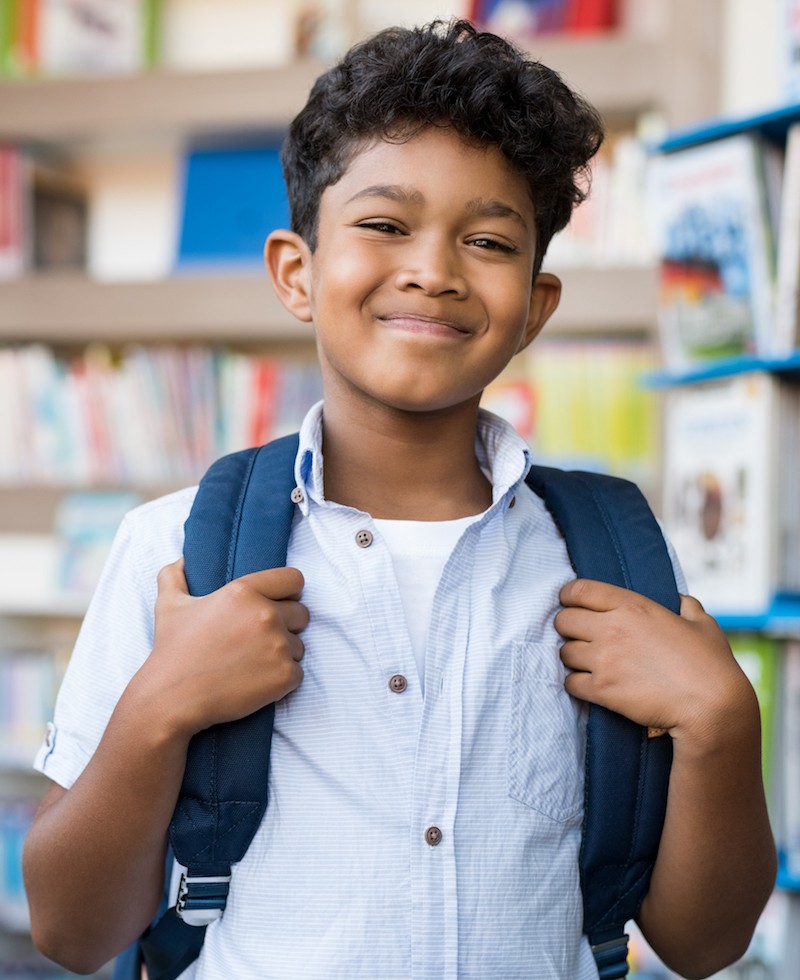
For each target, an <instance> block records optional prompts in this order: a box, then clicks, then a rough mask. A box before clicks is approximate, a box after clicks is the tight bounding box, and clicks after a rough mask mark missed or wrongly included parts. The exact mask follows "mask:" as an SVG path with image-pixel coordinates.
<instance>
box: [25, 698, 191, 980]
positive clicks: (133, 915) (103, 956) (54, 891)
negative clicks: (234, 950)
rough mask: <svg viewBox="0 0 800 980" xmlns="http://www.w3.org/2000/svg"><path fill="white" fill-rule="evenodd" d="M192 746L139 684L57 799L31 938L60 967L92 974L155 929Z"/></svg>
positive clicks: (49, 813)
mask: <svg viewBox="0 0 800 980" xmlns="http://www.w3.org/2000/svg"><path fill="white" fill-rule="evenodd" d="M187 744H188V737H185V736H181V735H176V733H174V732H173V731H171V730H170V727H169V724H168V721H167V719H166V718H165V717H164V715H163V713H162V712H159V710H158V708H157V707H154V701H153V699H152V698H151V697H149V696H148V695H147V693H146V692H145V690H144V688H143V687H142V686H141V685H139V684H138V683H137V680H136V679H134V681H133V682H132V683H131V684H130V685H129V687H128V689H127V691H126V692H125V694H124V695H123V696H122V698H121V699H120V702H119V704H118V705H117V708H116V710H115V712H114V714H113V715H112V717H111V719H110V721H109V725H108V727H107V730H106V733H105V735H104V736H103V739H102V741H101V743H100V745H99V746H98V749H97V751H96V753H95V755H94V756H93V758H92V760H91V761H90V763H89V764H88V765H87V767H86V769H85V770H84V772H83V774H82V775H81V776H80V777H79V778H78V780H77V781H76V782H75V784H74V785H73V786H72V788H71V789H70V790H69V791H66V792H64V791H62V792H60V793H59V792H58V791H57V790H56V791H54V792H52V793H51V794H48V796H49V800H51V801H52V802H51V803H50V805H45V806H44V807H43V808H42V810H41V811H40V813H39V814H38V815H37V818H36V820H35V822H34V826H33V827H32V829H31V831H30V834H29V835H28V839H27V842H26V846H25V853H24V858H23V867H24V874H25V885H26V891H27V894H28V899H29V904H30V908H31V928H32V934H33V937H34V940H35V942H36V944H37V945H38V946H39V948H40V949H42V951H43V952H44V953H45V954H46V955H47V956H49V957H50V958H51V959H54V960H56V961H57V962H60V963H62V964H64V965H65V966H67V967H69V968H71V969H73V970H75V971H77V972H86V971H92V970H94V969H96V968H97V967H99V966H100V965H101V964H102V963H105V962H107V961H108V960H109V959H111V958H112V957H113V956H114V955H116V954H117V953H118V952H119V951H120V950H121V949H123V948H124V947H125V946H126V945H128V944H129V943H130V942H131V941H133V940H134V939H135V938H136V937H137V936H138V935H139V934H140V933H141V932H142V931H143V929H144V928H145V927H146V926H147V925H148V923H149V921H150V919H151V918H152V915H153V914H154V912H155V909H156V907H157V905H158V901H159V898H160V895H161V892H162V887H163V877H164V859H165V848H166V832H167V827H168V825H169V821H170V818H171V815H172V812H173V809H174V806H175V800H176V798H177V794H178V790H179V788H180V783H181V779H182V776H183V770H184V766H185V762H186V748H187ZM47 802H48V801H47V800H46V803H47Z"/></svg>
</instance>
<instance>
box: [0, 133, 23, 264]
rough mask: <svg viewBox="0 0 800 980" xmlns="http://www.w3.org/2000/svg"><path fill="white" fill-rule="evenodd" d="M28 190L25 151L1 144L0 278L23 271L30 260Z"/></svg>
mask: <svg viewBox="0 0 800 980" xmlns="http://www.w3.org/2000/svg"><path fill="white" fill-rule="evenodd" d="M28 190H29V163H28V160H27V157H26V155H25V152H24V151H23V150H22V149H21V148H20V147H17V146H11V145H3V144H0V280H2V279H13V278H15V277H16V276H19V275H21V274H22V272H23V271H24V270H25V268H26V266H27V264H28V257H29V231H28V222H29V209H28V206H29V198H28Z"/></svg>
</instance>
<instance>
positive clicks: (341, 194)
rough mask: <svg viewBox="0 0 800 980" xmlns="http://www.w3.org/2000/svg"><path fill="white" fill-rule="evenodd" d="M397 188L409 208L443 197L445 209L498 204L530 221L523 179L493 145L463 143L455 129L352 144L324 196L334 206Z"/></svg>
mask: <svg viewBox="0 0 800 980" xmlns="http://www.w3.org/2000/svg"><path fill="white" fill-rule="evenodd" d="M391 187H394V188H397V189H399V193H401V194H404V196H405V197H406V198H407V199H408V201H409V202H410V203H417V204H419V203H424V202H427V201H428V200H430V199H435V198H440V199H441V198H447V199H448V200H449V201H450V202H451V204H457V203H458V202H459V201H461V202H463V203H464V204H465V205H466V204H467V203H468V202H469V201H473V200H484V201H487V200H492V201H504V202H507V203H508V206H509V207H511V208H513V209H515V210H517V211H520V212H523V213H525V216H526V217H530V219H531V220H532V218H533V201H532V200H531V195H530V189H529V185H528V182H527V181H526V179H525V178H524V177H523V176H522V175H521V174H519V173H518V172H517V171H516V170H515V169H514V168H513V167H512V166H511V165H510V164H509V163H508V161H507V160H506V158H505V157H504V156H503V154H502V153H501V152H500V150H499V149H497V147H496V146H494V145H491V144H483V143H475V142H471V141H468V140H466V139H464V138H463V137H462V136H460V135H459V134H458V133H457V132H455V130H453V129H450V128H445V127H429V128H426V129H423V130H421V131H420V132H418V133H415V134H413V135H411V136H409V137H407V138H401V139H389V138H380V137H378V138H372V139H369V140H364V141H363V142H361V143H359V144H357V145H356V146H355V147H354V149H353V152H352V153H351V155H350V157H349V160H348V162H347V165H346V167H345V170H344V172H343V174H342V176H341V177H340V178H339V180H338V181H337V182H336V183H334V184H331V185H330V186H329V187H327V188H326V189H325V191H324V193H323V198H322V202H323V203H324V201H325V198H326V196H327V197H328V198H331V199H335V200H336V203H337V205H341V204H342V203H343V202H344V201H348V200H350V199H352V197H353V195H362V196H363V195H364V192H365V191H367V190H368V189H370V188H376V189H379V188H391Z"/></svg>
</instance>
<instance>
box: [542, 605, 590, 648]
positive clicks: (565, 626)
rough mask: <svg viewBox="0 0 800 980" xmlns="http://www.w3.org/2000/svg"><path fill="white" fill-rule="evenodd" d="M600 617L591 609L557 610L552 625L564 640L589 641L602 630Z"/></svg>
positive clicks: (574, 607)
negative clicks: (599, 629)
mask: <svg viewBox="0 0 800 980" xmlns="http://www.w3.org/2000/svg"><path fill="white" fill-rule="evenodd" d="M600 619H601V617H600V616H599V615H598V614H597V613H596V612H594V611H593V610H591V609H584V608H582V607H580V606H572V607H569V608H565V609H559V611H558V612H557V613H556V615H555V617H554V619H553V625H554V626H555V628H556V630H557V631H558V632H559V633H560V634H561V636H563V637H564V639H565V640H591V639H593V638H594V636H595V634H596V633H597V630H598V628H602V623H601V621H600Z"/></svg>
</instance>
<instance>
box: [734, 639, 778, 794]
mask: <svg viewBox="0 0 800 980" xmlns="http://www.w3.org/2000/svg"><path fill="white" fill-rule="evenodd" d="M728 642H729V643H730V646H731V650H732V651H733V655H734V657H735V658H736V660H737V662H738V664H739V666H740V667H741V668H742V670H743V671H744V673H745V674H746V675H747V679H748V680H749V681H750V683H751V684H752V685H753V690H754V691H755V692H756V697H757V698H758V706H759V709H760V711H761V763H762V770H763V777H764V788H765V790H766V793H767V800H768V801H769V804H770V809H771V810H774V805H775V793H776V791H777V787H776V785H775V783H777V782H778V781H779V779H780V774H776V773H775V769H776V768H777V767H778V766H779V765H780V759H781V756H780V747H779V746H778V745H777V744H776V743H777V739H778V736H779V731H778V716H779V702H780V666H781V656H782V652H783V644H782V642H781V641H780V640H778V639H776V638H775V637H773V636H766V635H764V634H763V633H731V634H730V635H729V636H728Z"/></svg>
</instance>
